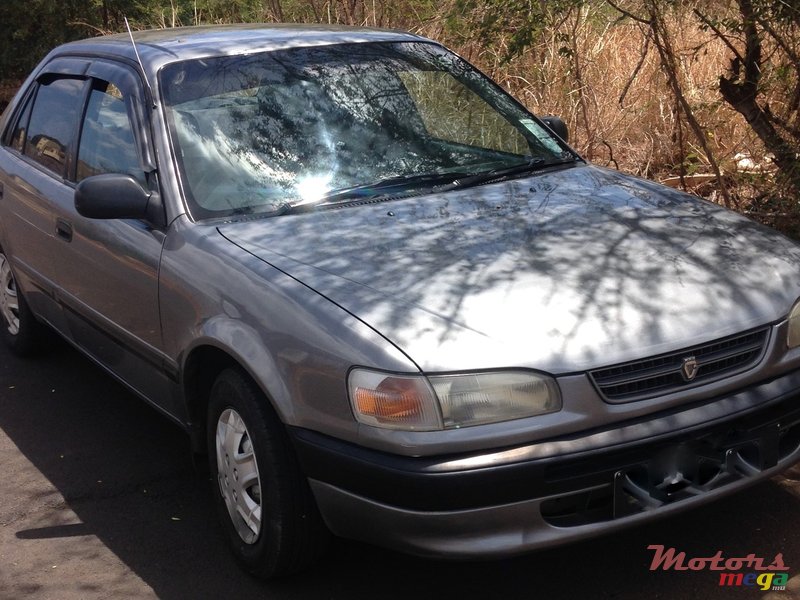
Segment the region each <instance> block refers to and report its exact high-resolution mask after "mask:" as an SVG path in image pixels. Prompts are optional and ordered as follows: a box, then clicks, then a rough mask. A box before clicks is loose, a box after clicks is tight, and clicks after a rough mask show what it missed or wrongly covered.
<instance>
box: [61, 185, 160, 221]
mask: <svg viewBox="0 0 800 600" xmlns="http://www.w3.org/2000/svg"><path fill="white" fill-rule="evenodd" d="M75 210H77V211H78V214H80V215H82V216H84V217H87V218H89V219H143V220H146V221H150V222H151V223H154V224H156V225H161V224H162V223H161V222H162V221H163V220H164V219H163V210H162V208H161V200H160V198H159V197H158V194H153V193H150V192H148V191H147V190H145V189H144V188H143V187H142V186H141V185H140V184H139V182H137V181H136V180H135V179H134V178H133V177H131V176H130V175H123V174H120V173H103V174H102V175H93V176H92V177H87V178H86V179H84V180H83V181H81V182H80V183H79V184H78V187H76V188H75ZM159 214H160V215H161V216H160V217H159Z"/></svg>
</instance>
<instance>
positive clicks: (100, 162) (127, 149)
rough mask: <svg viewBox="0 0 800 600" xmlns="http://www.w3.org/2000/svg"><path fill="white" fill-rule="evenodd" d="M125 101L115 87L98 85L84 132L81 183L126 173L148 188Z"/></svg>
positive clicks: (81, 144) (87, 110)
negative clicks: (107, 175) (103, 174)
mask: <svg viewBox="0 0 800 600" xmlns="http://www.w3.org/2000/svg"><path fill="white" fill-rule="evenodd" d="M125 100H126V98H124V97H123V94H122V92H121V91H120V90H119V88H117V86H115V85H114V84H113V83H106V82H104V81H97V82H95V85H94V86H93V88H92V91H91V93H90V95H89V105H88V107H87V109H86V118H85V119H84V122H83V127H82V129H81V141H80V148H79V150H78V169H77V180H78V181H81V180H82V179H85V178H86V177H90V176H92V175H99V174H101V173H123V174H126V175H131V176H132V177H133V178H134V179H136V180H137V181H139V183H141V184H142V185H143V186H144V185H145V177H144V171H143V170H142V167H141V164H140V162H139V157H138V155H137V153H136V143H135V142H134V138H133V129H132V127H131V121H130V119H129V117H128V111H127V108H126V102H125Z"/></svg>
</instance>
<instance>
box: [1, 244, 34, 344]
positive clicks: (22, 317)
mask: <svg viewBox="0 0 800 600" xmlns="http://www.w3.org/2000/svg"><path fill="white" fill-rule="evenodd" d="M0 317H2V322H0V326H1V328H2V331H1V332H0V335H2V338H3V342H5V344H6V346H8V348H9V349H10V350H11V351H12V352H13V353H14V354H17V355H19V356H27V355H30V354H33V353H35V352H36V351H37V350H38V349H39V347H40V346H41V339H42V325H41V324H40V323H39V322H38V321H36V317H34V316H33V313H32V312H31V310H30V308H28V304H27V303H26V302H25V298H24V297H23V295H22V293H21V292H20V291H19V288H18V287H17V281H16V279H14V273H13V272H12V271H11V263H10V262H9V260H8V257H6V255H5V253H4V252H3V250H2V249H0Z"/></svg>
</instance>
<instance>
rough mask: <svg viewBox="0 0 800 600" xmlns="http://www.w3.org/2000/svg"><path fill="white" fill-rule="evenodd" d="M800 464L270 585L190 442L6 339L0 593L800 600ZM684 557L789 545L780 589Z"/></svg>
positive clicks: (356, 555) (343, 555) (93, 374)
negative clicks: (578, 522)
mask: <svg viewBox="0 0 800 600" xmlns="http://www.w3.org/2000/svg"><path fill="white" fill-rule="evenodd" d="M798 532H800V468H795V469H793V470H792V471H790V472H788V473H787V474H785V476H783V477H777V478H774V479H773V480H770V481H768V482H765V483H762V484H760V485H758V486H756V487H753V488H750V489H749V490H747V491H745V492H742V493H740V494H739V495H737V496H735V497H733V498H729V499H726V500H723V501H719V502H717V503H715V504H713V505H711V506H708V507H705V508H701V509H699V510H695V511H692V512H689V513H685V514H682V515H679V516H676V517H673V518H670V519H668V520H664V521H660V522H658V523H654V524H650V525H646V526H642V527H638V528H636V529H630V530H625V531H623V532H619V533H615V534H612V535H607V536H605V537H602V538H599V539H596V540H593V541H590V542H584V543H579V544H573V545H571V546H568V547H563V548H557V549H552V550H547V551H540V552H537V553H534V554H530V555H527V556H525V557H521V558H515V559H512V560H503V561H495V562H478V563H452V562H440V561H432V560H422V559H416V558H411V557H406V556H403V555H399V554H395V553H393V552H389V551H384V550H380V549H376V548H372V547H369V546H366V545H362V544H357V543H353V542H347V541H343V540H336V541H335V542H334V544H333V547H332V549H331V552H330V554H329V555H328V557H327V558H326V559H325V560H324V561H323V562H322V563H321V564H320V565H319V566H318V567H317V568H315V569H314V570H312V571H311V572H309V573H305V574H303V575H302V576H298V577H295V578H292V579H288V580H285V581H280V582H271V583H264V582H260V581H257V580H254V579H252V578H250V577H248V576H247V575H245V574H244V573H242V572H240V571H239V570H238V568H237V566H236V564H235V563H234V562H233V560H232V559H231V557H230V556H229V554H228V551H227V549H226V548H225V546H224V543H223V539H222V536H221V532H220V530H219V528H218V526H217V521H216V516H215V514H214V511H213V507H212V505H211V502H210V499H209V496H208V482H207V481H206V480H204V478H203V477H202V476H200V475H197V474H196V473H195V471H194V470H193V468H192V463H191V458H190V454H189V451H188V440H187V438H186V436H185V435H184V434H183V433H182V432H181V431H180V430H179V429H178V428H177V427H175V426H174V425H172V424H171V423H170V422H168V421H167V420H166V419H165V418H163V417H161V416H160V415H158V414H157V413H156V412H155V411H154V410H153V409H151V408H149V407H148V406H146V405H145V404H144V403H143V402H141V401H139V400H138V399H136V398H135V397H133V396H131V395H130V394H129V393H127V392H126V391H125V390H124V389H123V388H122V387H121V386H119V385H118V384H117V383H115V382H114V381H113V380H111V379H110V378H109V377H107V376H106V375H104V374H103V373H102V372H101V371H100V370H99V369H97V368H96V367H94V366H93V365H91V364H90V363H89V362H88V361H87V360H85V359H84V358H82V357H81V356H80V355H78V354H77V353H76V352H75V351H73V350H72V349H70V348H67V347H65V346H63V345H61V344H57V345H56V347H54V348H53V349H52V351H50V352H49V353H47V354H46V355H45V356H44V357H40V358H37V359H35V360H20V359H17V358H14V357H12V356H10V355H9V354H8V353H7V352H6V351H5V350H4V349H0V598H2V599H7V598H8V599H11V598H47V599H50V598H52V599H58V600H62V599H72V598H81V599H93V598H150V597H160V598H168V599H172V598H176V599H177V598H180V599H182V598H192V599H201V598H236V599H237V600H243V599H246V598H268V599H316V598H322V599H359V598H363V599H371V600H372V599H383V598H390V599H391V598H403V599H404V600H405V599H408V598H417V599H426V598H448V599H449V598H458V599H463V600H474V599H482V598H492V599H515V598H520V599H522V598H524V599H526V600H528V599H534V598H548V599H560V598H565V599H584V598H615V599H634V598H636V599H639V598H692V599H695V600H702V599H706V598H709V599H717V598H719V599H723V598H724V599H728V598H731V597H733V596H735V597H737V598H741V597H747V598H751V597H752V598H756V597H757V598H765V599H769V600H775V599H780V598H799V599H800V536H798ZM650 544H663V545H664V546H666V547H675V548H676V549H677V550H679V551H685V552H686V553H687V556H688V557H705V556H712V555H714V553H716V552H717V551H718V550H721V551H722V552H723V555H724V556H725V557H745V556H747V555H749V554H755V555H756V556H759V557H764V558H766V559H767V560H768V561H771V560H772V559H773V558H774V557H775V555H776V554H777V553H782V554H783V559H784V563H785V564H786V566H787V567H788V568H789V572H790V576H791V579H790V581H789V584H788V586H787V590H786V591H760V590H758V589H755V588H721V587H719V585H718V581H719V578H718V575H717V574H715V573H712V572H709V571H667V572H665V571H651V570H650V569H649V566H650V561H651V559H652V552H651V551H650V550H648V549H647V546H648V545H650Z"/></svg>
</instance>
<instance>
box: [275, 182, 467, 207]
mask: <svg viewBox="0 0 800 600" xmlns="http://www.w3.org/2000/svg"><path fill="white" fill-rule="evenodd" d="M469 176H470V175H469V173H463V172H449V173H422V174H419V175H398V176H396V177H387V178H386V179H380V180H378V181H373V182H370V183H362V184H359V185H354V186H351V187H345V188H340V189H338V190H333V191H331V192H328V193H327V194H325V195H324V196H322V197H320V198H317V199H315V200H314V201H312V202H296V203H293V204H290V205H289V209H290V210H291V211H292V212H301V211H302V210H303V209H305V208H306V207H309V208H311V207H315V206H320V205H324V204H335V203H338V202H343V201H347V200H354V199H359V198H371V197H375V196H383V195H385V194H386V192H389V191H392V190H395V189H399V190H400V191H406V190H408V189H412V188H416V187H419V186H423V187H433V186H437V185H445V184H449V183H453V182H454V181H457V180H458V179H461V178H464V177H469ZM285 212H286V211H285V210H284V213H285Z"/></svg>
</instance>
